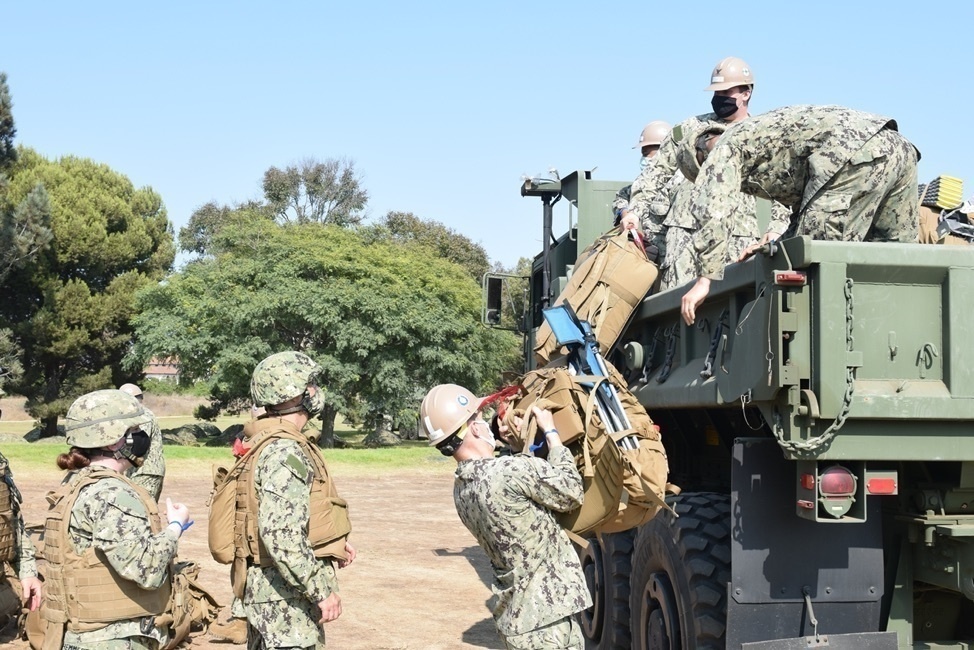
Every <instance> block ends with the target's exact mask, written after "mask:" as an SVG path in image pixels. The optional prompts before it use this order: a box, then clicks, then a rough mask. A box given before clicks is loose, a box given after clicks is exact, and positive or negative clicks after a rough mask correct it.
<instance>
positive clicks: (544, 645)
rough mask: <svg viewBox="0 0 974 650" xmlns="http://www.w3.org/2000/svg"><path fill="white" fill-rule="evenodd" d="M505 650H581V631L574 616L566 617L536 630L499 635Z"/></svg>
mask: <svg viewBox="0 0 974 650" xmlns="http://www.w3.org/2000/svg"><path fill="white" fill-rule="evenodd" d="M501 638H502V639H503V641H504V644H505V645H504V647H505V648H507V650H583V648H584V647H585V643H584V641H583V639H582V629H581V628H580V627H579V626H578V621H577V620H576V619H575V617H574V616H566V617H565V618H563V619H560V620H557V621H555V622H554V623H549V624H548V625H543V626H542V627H539V628H538V629H536V630H531V631H530V632H525V633H524V634H515V635H512V636H504V635H501Z"/></svg>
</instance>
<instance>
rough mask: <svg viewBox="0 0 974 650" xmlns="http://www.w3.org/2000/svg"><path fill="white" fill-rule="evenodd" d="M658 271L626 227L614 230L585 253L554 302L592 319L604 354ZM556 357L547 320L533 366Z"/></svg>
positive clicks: (539, 337) (538, 340)
mask: <svg viewBox="0 0 974 650" xmlns="http://www.w3.org/2000/svg"><path fill="white" fill-rule="evenodd" d="M658 275H659V269H658V268H657V266H656V264H654V263H653V262H650V261H649V259H648V258H647V257H646V254H645V253H644V252H643V251H642V250H640V248H639V247H638V246H637V245H636V244H635V243H634V242H632V241H630V240H629V235H628V234H627V232H626V231H619V230H618V229H616V230H611V231H609V232H608V233H606V234H605V235H603V236H602V237H600V238H599V239H597V240H596V241H595V242H593V243H592V245H590V246H589V247H588V248H586V249H585V250H584V251H582V254H581V255H579V256H578V259H577V260H576V261H575V266H574V269H573V271H572V276H571V278H570V279H569V280H568V285H567V286H566V287H565V289H564V290H563V291H562V292H561V294H559V296H558V298H557V299H555V302H554V304H555V305H560V304H562V303H563V302H567V303H568V304H570V305H571V306H572V308H573V309H574V310H575V313H576V314H577V315H578V318H579V319H581V320H584V321H588V322H589V323H590V324H591V325H592V331H593V332H594V333H595V338H596V339H597V340H598V342H599V349H600V350H601V351H602V353H603V356H607V355H608V353H609V350H610V349H611V348H612V346H613V345H615V342H616V341H617V340H618V338H619V336H620V335H621V334H622V330H623V329H625V327H626V323H628V322H629V318H630V317H631V316H632V313H633V311H635V309H636V307H637V306H638V305H639V303H641V302H642V300H643V298H645V297H646V294H647V293H648V292H649V290H650V289H651V288H652V286H653V283H654V282H656V277H657V276H658ZM556 356H558V344H557V342H556V340H555V336H554V333H553V332H552V331H551V328H550V327H549V326H548V324H547V323H542V324H541V327H539V328H538V333H537V335H536V337H535V346H534V357H535V365H537V366H543V365H545V364H547V363H548V362H549V361H550V360H551V359H553V358H554V357H556Z"/></svg>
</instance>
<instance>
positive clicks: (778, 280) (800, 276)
mask: <svg viewBox="0 0 974 650" xmlns="http://www.w3.org/2000/svg"><path fill="white" fill-rule="evenodd" d="M774 283H775V284H776V285H778V286H781V285H784V286H790V287H803V286H805V274H804V273H802V272H801V271H775V272H774Z"/></svg>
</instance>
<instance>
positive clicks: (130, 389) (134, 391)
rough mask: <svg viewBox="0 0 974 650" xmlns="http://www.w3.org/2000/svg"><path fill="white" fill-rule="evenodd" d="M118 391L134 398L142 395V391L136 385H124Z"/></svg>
mask: <svg viewBox="0 0 974 650" xmlns="http://www.w3.org/2000/svg"><path fill="white" fill-rule="evenodd" d="M118 389H119V390H120V391H122V392H123V393H128V394H129V395H131V396H132V397H138V396H139V395H141V394H142V389H141V388H139V387H138V386H136V385H135V384H122V385H121V386H119V387H118Z"/></svg>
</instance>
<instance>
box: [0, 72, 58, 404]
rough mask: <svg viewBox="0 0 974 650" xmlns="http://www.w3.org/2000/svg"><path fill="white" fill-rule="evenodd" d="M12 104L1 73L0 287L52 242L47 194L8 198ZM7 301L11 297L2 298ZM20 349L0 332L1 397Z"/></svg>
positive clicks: (16, 370) (40, 190) (13, 156)
mask: <svg viewBox="0 0 974 650" xmlns="http://www.w3.org/2000/svg"><path fill="white" fill-rule="evenodd" d="M16 133H17V129H16V127H15V126H14V117H13V102H12V100H11V98H10V90H9V88H8V87H7V75H6V74H4V73H2V72H0V287H2V286H3V284H4V282H5V280H6V279H7V276H8V275H9V274H10V272H11V271H12V270H13V269H15V268H17V267H20V266H22V265H24V264H26V263H27V262H28V261H29V260H31V259H33V258H34V257H35V256H36V255H37V254H38V253H39V252H41V251H43V250H45V249H46V248H47V247H48V245H49V244H50V242H51V237H52V235H51V229H50V219H51V208H50V201H49V199H48V196H47V191H46V190H45V189H44V186H43V185H41V184H38V185H36V186H34V187H32V188H30V190H29V191H28V192H27V193H26V196H24V197H23V198H22V199H21V200H20V201H15V200H14V199H13V197H12V196H11V195H10V187H9V186H10V181H9V178H8V176H7V174H8V172H9V171H10V170H11V168H12V167H13V166H14V164H15V163H16V162H17V150H16V149H15V148H14V144H13V142H14V136H15V135H16ZM5 298H6V299H7V300H9V299H10V296H9V295H7V296H5ZM19 357H20V347H19V346H18V345H17V343H16V341H15V340H14V336H13V332H12V331H11V330H10V329H0V393H2V389H3V385H4V384H5V383H6V382H7V381H8V380H16V379H18V378H19V377H20V375H21V372H22V370H23V368H22V366H21V364H20V360H19Z"/></svg>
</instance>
